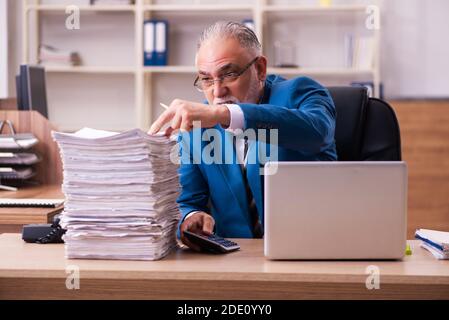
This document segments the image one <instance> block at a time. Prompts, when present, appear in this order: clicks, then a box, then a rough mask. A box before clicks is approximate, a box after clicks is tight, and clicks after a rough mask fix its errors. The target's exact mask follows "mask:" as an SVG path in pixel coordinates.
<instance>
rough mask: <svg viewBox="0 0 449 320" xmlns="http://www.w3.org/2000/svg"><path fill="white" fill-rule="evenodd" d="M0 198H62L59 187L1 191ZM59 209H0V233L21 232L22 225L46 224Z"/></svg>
mask: <svg viewBox="0 0 449 320" xmlns="http://www.w3.org/2000/svg"><path fill="white" fill-rule="evenodd" d="M0 198H17V199H20V198H35V199H45V198H64V195H63V193H62V191H61V186H60V185H48V186H38V187H29V188H22V189H19V190H18V191H2V192H1V193H0ZM62 208H63V207H62V206H61V207H59V208H0V233H6V232H22V227H23V225H24V224H30V223H48V222H51V220H52V218H53V216H54V215H55V214H57V213H58V212H60V211H61V210H62Z"/></svg>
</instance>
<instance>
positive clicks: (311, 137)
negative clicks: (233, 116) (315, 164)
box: [239, 80, 336, 154]
mask: <svg viewBox="0 0 449 320" xmlns="http://www.w3.org/2000/svg"><path fill="white" fill-rule="evenodd" d="M303 81H305V82H306V83H301V82H303ZM314 83H315V82H313V81H312V80H299V81H298V83H297V84H296V86H295V88H294V89H293V90H292V91H291V92H290V93H289V94H290V97H289V98H287V99H285V101H284V102H283V103H280V105H270V104H246V103H242V104H239V106H240V108H241V110H242V111H243V114H244V121H245V125H244V130H247V129H249V128H251V129H254V130H258V129H278V145H279V146H281V147H284V148H288V149H292V150H297V151H300V152H302V153H305V154H316V153H319V152H321V151H322V150H323V149H325V148H327V147H328V146H329V144H331V143H333V142H334V133H335V118H336V112H335V106H334V104H333V101H332V98H331V97H330V95H329V93H328V91H327V90H326V89H325V88H323V87H320V86H319V85H316V86H315V85H313V84H314ZM287 105H288V107H287Z"/></svg>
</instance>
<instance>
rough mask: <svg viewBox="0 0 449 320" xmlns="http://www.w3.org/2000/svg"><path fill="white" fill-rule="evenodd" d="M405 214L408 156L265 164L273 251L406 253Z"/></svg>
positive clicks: (288, 255)
mask: <svg viewBox="0 0 449 320" xmlns="http://www.w3.org/2000/svg"><path fill="white" fill-rule="evenodd" d="M406 214H407V166H406V164H405V163H404V162H271V163H267V164H266V165H265V217H264V218H265V219H264V225H265V236H264V238H265V240H264V241H265V248H264V249H265V256H266V257H268V258H270V259H400V258H402V257H403V255H404V251H405V246H406V229H407V228H406Z"/></svg>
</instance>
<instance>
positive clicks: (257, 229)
mask: <svg viewBox="0 0 449 320" xmlns="http://www.w3.org/2000/svg"><path fill="white" fill-rule="evenodd" d="M244 139H245V144H244V146H245V148H244V152H243V162H245V159H246V154H247V153H248V137H246V136H245V137H244ZM241 167H242V175H243V182H244V184H245V189H246V198H247V200H248V211H249V214H250V217H251V226H252V229H253V230H252V231H253V237H254V238H259V239H260V238H262V237H263V229H262V225H261V223H260V220H259V214H258V212H257V206H256V201H255V200H254V197H253V193H252V192H251V188H250V187H249V183H248V179H247V177H246V167H245V165H244V164H243V165H242V166H241Z"/></svg>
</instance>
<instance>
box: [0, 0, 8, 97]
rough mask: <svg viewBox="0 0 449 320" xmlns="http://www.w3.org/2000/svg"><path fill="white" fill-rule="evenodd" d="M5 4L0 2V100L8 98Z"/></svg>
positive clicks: (2, 0)
mask: <svg viewBox="0 0 449 320" xmlns="http://www.w3.org/2000/svg"><path fill="white" fill-rule="evenodd" d="M8 80H9V79H8V20H7V2H6V0H0V99H2V98H6V97H8V83H9V81H8Z"/></svg>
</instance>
